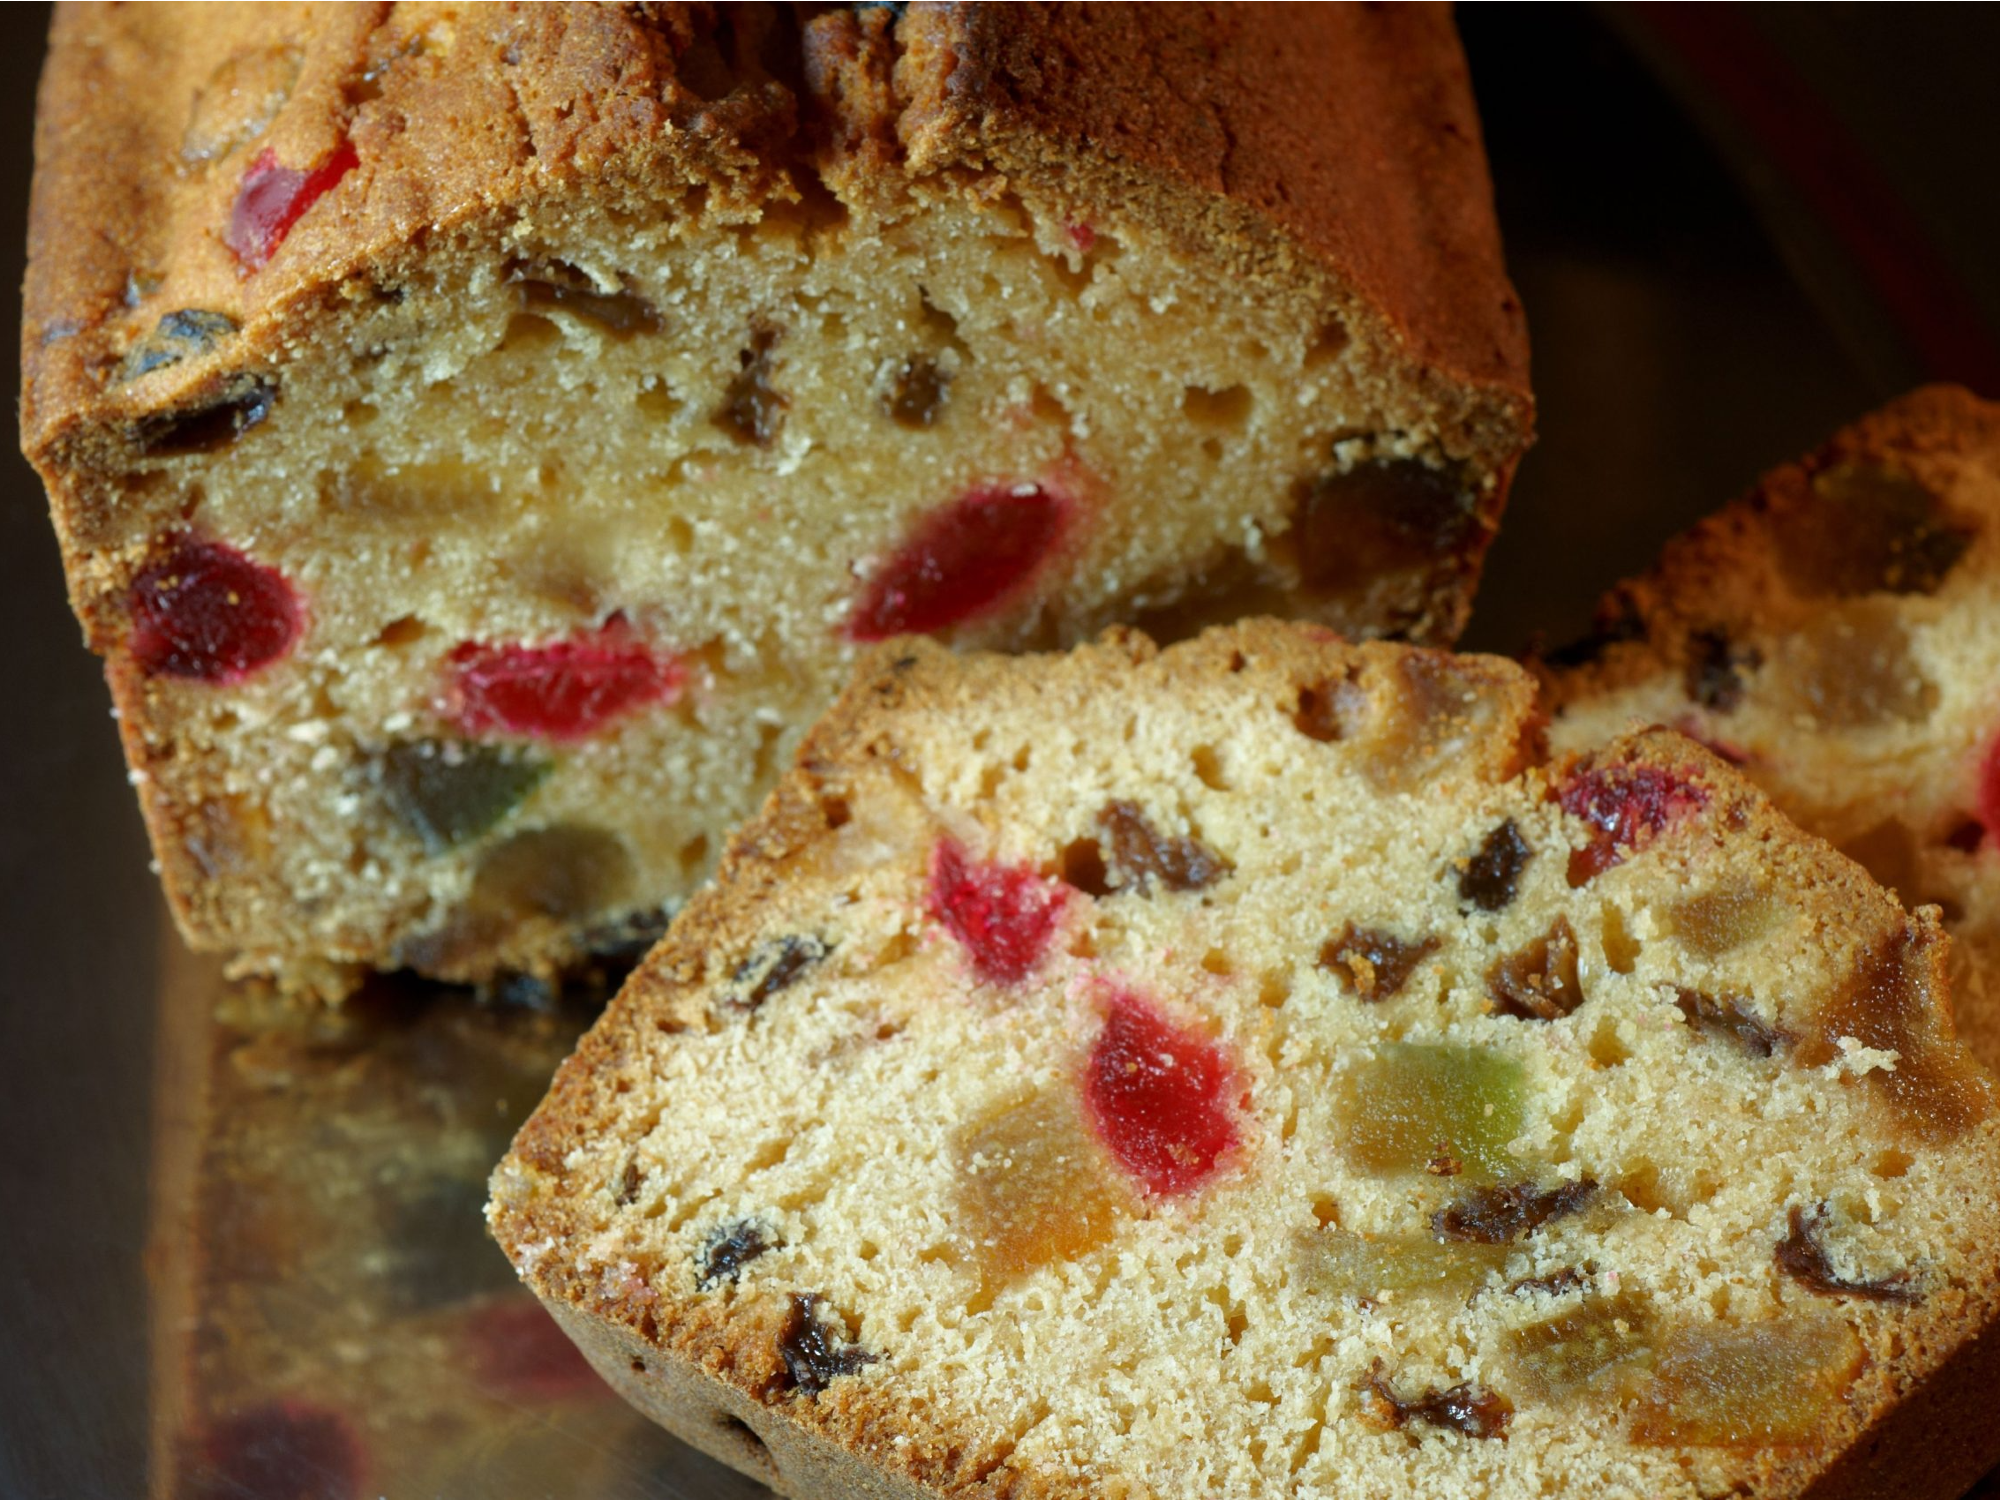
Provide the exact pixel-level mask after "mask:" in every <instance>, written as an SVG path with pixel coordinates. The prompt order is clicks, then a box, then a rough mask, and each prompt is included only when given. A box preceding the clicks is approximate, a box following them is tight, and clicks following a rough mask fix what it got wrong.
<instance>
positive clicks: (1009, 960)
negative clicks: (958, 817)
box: [928, 839, 1065, 984]
mask: <svg viewBox="0 0 2000 1500" xmlns="http://www.w3.org/2000/svg"><path fill="white" fill-rule="evenodd" d="M1064 899H1065V898H1064V894H1063V887H1062V886H1060V885H1058V884H1056V883H1055V882H1054V881H1050V880H1044V879H1042V877H1041V876H1040V875H1038V874H1036V873H1035V871H1034V870H1033V869H1031V868H1029V867H1028V866H1026V865H1003V864H999V863H997V862H995V861H992V860H978V859H974V858H973V857H972V856H971V855H970V854H968V853H967V852H966V850H965V848H964V847H963V846H962V845H960V844H958V843H957V842H955V841H954V840H951V839H940V840H938V844H937V847H936V849H935V850H933V851H932V853H931V876H930V893H929V899H928V906H929V910H930V914H931V916H932V917H934V918H936V919H937V920H938V921H939V922H942V923H943V924H944V926H945V930H946V931H948V932H949V933H951V935H952V936H953V937H955V938H957V939H958V942H959V946H960V947H961V948H963V949H964V950H965V956H966V958H967V959H968V960H969V961H970V962H971V964H972V972H973V973H975V974H977V975H978V976H979V977H980V978H981V979H984V980H987V981H988V982H989V983H992V984H1013V983H1016V982H1017V981H1019V980H1022V979H1025V978H1026V977H1027V976H1028V973H1029V971H1030V970H1032V969H1033V968H1034V967H1035V965H1036V964H1038V963H1040V962H1041V960H1042V955H1043V954H1045V953H1046V952H1048V948H1049V941H1050V939H1051V938H1053V937H1054V936H1055V931H1056V923H1057V922H1058V921H1059V920H1060V919H1061V917H1062V911H1063V904H1064Z"/></svg>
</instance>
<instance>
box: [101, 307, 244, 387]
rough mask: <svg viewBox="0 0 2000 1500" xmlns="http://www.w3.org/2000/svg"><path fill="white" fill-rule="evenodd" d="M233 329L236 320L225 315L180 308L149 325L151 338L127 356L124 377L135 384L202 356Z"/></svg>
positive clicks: (203, 310)
mask: <svg viewBox="0 0 2000 1500" xmlns="http://www.w3.org/2000/svg"><path fill="white" fill-rule="evenodd" d="M236 326H237V325H236V320H235V319H234V318H232V317H229V316H228V315H227V314H224V313H219V312H209V311H208V310H207V309H205V308H200V307H183V308H180V309H179V310H178V311H175V312H170V313H166V314H164V315H163V316H162V317H161V318H160V321H159V322H157V323H155V324H154V325H153V332H152V336H151V337H150V338H148V339H146V340H144V341H143V342H142V343H139V344H135V345H134V346H133V347H132V348H131V350H130V351H129V352H127V354H126V356H125V363H124V367H123V373H124V376H125V378H126V379H127V380H136V379H137V378H138V377H139V376H141V375H150V374H152V373H153V371H155V370H163V369H165V368H166V367H167V366H168V365H177V364H179V363H180V362H181V361H182V360H184V359H192V358H194V357H195V356H196V355H198V354H206V353H208V351H209V350H210V349H212V348H214V347H215V342H216V340H217V339H222V338H227V337H228V336H229V335H230V334H232V333H234V332H236Z"/></svg>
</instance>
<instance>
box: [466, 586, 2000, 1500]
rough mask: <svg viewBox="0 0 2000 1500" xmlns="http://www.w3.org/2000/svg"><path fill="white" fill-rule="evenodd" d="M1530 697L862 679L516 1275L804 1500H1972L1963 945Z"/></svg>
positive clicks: (507, 1209) (663, 996) (584, 1128)
mask: <svg viewBox="0 0 2000 1500" xmlns="http://www.w3.org/2000/svg"><path fill="white" fill-rule="evenodd" d="M1533 697H1534V688H1533V683H1532V681H1531V680H1530V678H1529V677H1528V676H1527V674H1525V673H1524V672H1522V671H1520V670H1519V669H1518V668H1515V667H1513V666H1511V665H1509V664H1507V663H1505V662H1501V661H1497V660H1493V659H1488V658H1477V657H1452V656H1448V655H1444V654H1441V653H1437V652H1430V651H1424V650H1418V649H1414V648H1408V647H1396V646H1388V645H1364V646H1349V645H1345V644H1343V643H1341V642H1340V641H1339V640H1338V639H1337V638H1335V637H1333V636H1331V634H1330V633H1328V632H1326V631H1324V630H1320V629H1316V628H1314V627H1306V626H1280V625H1275V624H1268V623H1265V624H1252V625H1247V626H1240V627H1235V628H1231V629H1227V630H1219V631H1214V632H1210V633H1209V634H1207V635H1205V636H1203V637H1201V638H1200V639H1198V640H1196V641H1194V642H1190V643H1188V644H1185V645H1182V646H1178V647H1174V648H1171V649H1168V650H1165V651H1160V650H1157V649H1156V648H1155V647H1153V646H1152V644H1151V643H1150V642H1148V641H1147V640H1146V639H1145V638H1144V637H1142V636H1138V635H1136V634H1130V633H1113V634H1110V635H1108V636H1106V637H1105V638H1104V639H1103V640H1102V641H1101V642H1100V643H1099V644H1097V645H1096V646H1094V647H1089V648H1085V649H1081V650H1079V651H1076V652H1074V653H1072V654H1070V655H1068V656H1063V657H1046V658H1038V659H1027V660H1017V661H1008V660H1004V659H1000V658H995V657H972V658H964V659H959V658H954V657H951V656H949V655H947V654H946V653H944V652H943V651H942V650H940V649H938V648H936V647H933V646H931V645H929V644H926V643H923V642H911V643H908V644H902V643H896V644H892V645H890V646H886V647H884V648H883V649H882V651H881V652H880V653H879V654H877V655H876V656H875V657H874V658H872V660H871V661H870V662H869V663H868V664H867V665H866V666H865V667H864V669H863V672H862V675H861V676H860V678H859V679H858V680H857V683H856V685H855V686H853V687H852V688H851V689H850V690H849V692H848V693H847V695H846V697H845V698H844V699H843V700H842V701H841V703H840V704H839V705H838V706H837V707H836V708H835V710H834V711H833V713H832V714H831V715H830V716H829V717H828V718H827V719H826V720H825V721H823V722H822V723H821V725H820V726H819V727H818V728H817V729H816V730H815V731H814V732H813V733H812V734H811V735H810V736H809V737H808V739H807V741H806V744H805V746H804V749H803V750H802V752H801V756H800V760H799V763H798V767H797V769H795V770H794V771H793V772H792V773H791V775H790V776H789V777H788V778H787V779H786V780H785V781H784V782H783V783H782V784H781V785H780V788H779V790H778V792H777V793H776V794H775V795H774V797H773V799H772V801H771V802H770V803H769V804H768V805H767V807H766V809H765V811H764V813H763V815H762V816H761V817H760V818H758V819H757V820H756V821H754V822H753V823H751V824H750V825H749V826H748V827H747V828H745V829H744V830H742V831H741V832H740V833H739V834H738V836H737V837H736V839H735V840H734V841H733V843H732V845H731V849H730V852H729V854H728V856H727V858H726V859H725V861H724V866H723V870H722V874H721V876H720V878H719V881H718V883H717V884H716V885H715V886H714V887H712V888H711V889H710V890H708V891H707V892H705V893H704V894H703V895H701V896H700V897H698V898H697V899H696V901H695V902H694V903H693V904H692V905H691V906H690V907H689V908H688V910H687V911H686V912H685V913H684V914H683V915H682V916H681V918H680V919H679V920H678V921H677V923H676V924H675V926H674V927H673V929H672V930H671V931H670V933H669V935H668V937H667V939H666V940H665V942H664V943H663V944H662V945H661V946H660V948H658V949H657V950H656V951H655V952H654V953H653V955H652V956H651V957H650V958H649V959H648V960H647V962H646V963H645V965H644V966H643V967H642V968H641V970H640V971H639V973H638V974H637V975H636V976H635V978H634V980H633V981H632V983H631V984H629V985H628V986H627V988H626V990H625V991H624V993H623V994H622V995H621V996H620V997H619V999H618V1000H617V1001H616V1002H615V1003H614V1005H613V1007H612V1009H611V1010H610V1011H609V1012H608V1013H607V1015H606V1016H605V1018H604V1019H603V1020H602V1021H601V1022H600V1023H599V1025H598V1026H597V1027H596V1028H595V1029H594V1030H593V1031H592V1032H591V1033H590V1035H589V1036H588V1037H587V1038H586V1040H585V1042H584V1043H583V1045H582V1047H581V1049H580V1050H579V1052H578V1054H577V1055H576V1057H575V1058H573V1059H572V1060H571V1061H570V1062H569V1063H568V1064H567V1065H565V1067H564V1069H563V1070H562V1072H561V1073H560V1074H559V1075H558V1078H557V1081H556V1084H555V1086H554V1089H553V1091H552V1093H551V1095H550V1097H549V1098H548V1099H547V1100H546V1101H545V1102H544V1103H543V1105H542V1107H541V1108H540V1109H539V1110H538V1111H537V1113H536V1114H535V1116H534V1117H533V1118H532V1119H531V1120H530V1121H529V1123H528V1124H527V1126H526V1127H525V1128H524V1129H523V1131H522V1133H521V1134H520V1136H518V1137H517V1139H516V1141H515V1145H514V1148H513V1151H512V1153H511V1154H510V1155H509V1157H508V1158H507V1160H506V1161H505V1162H504V1163H503V1164H502V1165H501V1167H500V1168H499V1170H498V1172H497V1174H496V1176H495V1179H494V1199H493V1202H492V1204H491V1206H490V1209H489V1214H490V1218H491V1221H492V1224H493V1226H494V1229H495V1232H496V1234H497V1235H498V1237H499V1239H500V1241H501V1243H502V1245H503V1246H504V1247H505V1249H506V1250H507V1251H508V1253H509V1255H510V1256H511V1257H512V1259H513V1261H514V1263H515V1265H516V1267H517V1268H518V1269H519V1270H520V1272H521V1274H522V1276H523V1277H524V1279H526V1280H527V1282H528V1283H529V1285H530V1286H532V1287H533V1288H534V1289H535V1291H536V1292H537V1293H538V1294H539V1295H540V1296H541V1297H542V1298H543V1299H544V1301H545V1302H546V1303H547V1304H548V1306H549V1307H550V1309H551V1310H552V1311H553V1312H554V1313H555V1315H556V1317H557V1319H558V1320H559V1321H560V1322H562V1323H563V1325H564V1326H565V1327H566V1328H567V1329H568V1330H569V1331H570V1332H571V1334H572V1335H573V1336H574V1337H575V1338H576V1339H577V1340H578V1342H579V1343H580V1344H581V1345H582V1346H583V1348H584V1349H585V1351H586V1352H587V1353H588V1354H589V1355H590V1357H591V1359H592V1360H593V1362H594V1363H595V1364H596V1365H597V1367H598V1368H599V1369H600V1370H601V1371H602V1372H603V1373H604V1374H605V1375H606V1377H607V1378H608V1379H610V1380H611V1381H612V1382H613V1383H614V1384H616V1385H617V1386H618V1387H619V1388H620V1389H621V1390H622V1391H623V1392H624V1393H625V1394H626V1395H627V1396H628V1397H629V1398H630V1399H632V1400H633V1401H634V1402H635V1403H637V1404H638V1405H639V1406H640V1407H641V1408H642V1409H644V1410H646V1411H647V1412H649V1413H650V1414H652V1415H653V1416H654V1417H656V1418H657V1419H658V1420H660V1421H662V1422H663V1423H665V1424H666V1425H668V1426H669V1427H671V1428H672V1429H673V1430H674V1431H676V1432H677V1433H679V1434H680V1435H682V1436H683V1437H685V1438H687V1439H688V1440H689V1441H691V1442H694V1443H696V1444H698V1445H700V1446H702V1447H704V1448H706V1449H707V1450H708V1451H709V1452H711V1453H714V1454H716V1455H717V1456H719V1457H722V1458H724V1459H726V1460H727V1461H729V1462H731V1463H733V1464H736V1465H737V1466H738V1467H741V1468H743V1469H745V1470H747V1471H748V1472H751V1473H754V1474H757V1475H758V1476H759V1477H761V1478H763V1479H764V1480H765V1481H766V1482H768V1483H770V1484H771V1485H772V1486H773V1487H774V1488H776V1489H778V1490H779V1491H780V1492H782V1493H786V1494H791V1495H799V1496H808V1495H810V1496H815V1497H832V1496H842V1495H871V1496H872V1495H882V1496H891V1495H893V1496H903V1497H918V1496H931V1495H966V1494H979V1495H1038V1496H1079V1497H1080V1496H1084V1495H1092V1496H1098V1495H1110V1496H1126V1497H1134V1500H1137V1497H1149V1500H1209V1497H1214V1496H1279V1495H1283V1496H1332V1495H1336V1494H1337V1495H1343V1496H1344V1495H1356V1494H1367V1495H1390V1494H1395V1495H1431V1496H1462V1495H1471V1494H1480V1495H1492V1496H1529V1495H1534V1496H1551V1495H1561V1496H1584V1495H1590V1496H1598V1495H1630V1496H1639V1495H1645V1496H1651V1497H1693V1496H1697V1495H1717V1494H1722V1493H1732V1494H1744V1495H1756V1496H1760V1497H1776V1496H1800V1495H1807V1494H1810V1495H1813V1496H1815V1497H1820V1500H1825V1497H1829V1496H1833V1495H1860V1494H1875V1493H1881V1492H1882V1491H1883V1490H1884V1488H1885V1487H1886V1486H1887V1484H1888V1479H1887V1478H1886V1477H1885V1476H1890V1475H1893V1476H1894V1478H1895V1482H1896V1484H1898V1485H1899V1486H1904V1487H1906V1488H1903V1489H1899V1492H1900V1493H1932V1492H1934V1493H1938V1494H1943V1493H1946V1492H1948V1491H1949V1490H1950V1488H1951V1487H1952V1486H1954V1485H1958V1486H1962V1485H1963V1484H1964V1483H1966V1482H1968V1481H1969V1480H1970V1479H1971V1478H1972V1477H1973V1476H1974V1475H1975V1474H1976V1473H1977V1472H1978V1471H1979V1470H1980V1468H1981V1467H1982V1466H1984V1465H1987V1464H1990V1463H1991V1462H1992V1461H1993V1459H1994V1458H1995V1457H1996V1456H2000V1443H1996V1441H1995V1436H1994V1434H1993V1432H1992V1428H1991V1423H1990V1422H1986V1421H1983V1420H1980V1419H1979V1417H1978V1413H1979V1412H1980V1411H1981V1410H1982V1403H1984V1402H1985V1401H1986V1400H1987V1399H1988V1394H1989V1392H1990V1390H1991V1388H1992V1383H1993V1381H1994V1379H1995V1378H1996V1377H2000V1354H1996V1344H2000V1341H1996V1340H1995V1339H1993V1338H1992V1337H1990V1336H1986V1335H1987V1330H1988V1329H1989V1328H1990V1326H1991V1325H1992V1323H1993V1322H1994V1319H1995V1317H1996V1314H2000V1275H1996V1268H2000V1201H1996V1192H1995V1186H1994V1185H1995V1184H1996V1183H2000V1120H1996V1118H1995V1104H1996V1099H1995V1084H1994V1081H1993V1079H1992V1077H1991V1076H1990V1075H1989V1074H1988V1073H1987V1072H1986V1071H1985V1070H1984V1069H1983V1068H1981V1067H1980V1066H1979V1065H1978V1064H1977V1063H1976V1062H1975V1061H1974V1060H1973V1059H1972V1058H1971V1057H1970V1056H1969V1054H1968V1053H1967V1052H1966V1050H1965V1049H1964V1048H1963V1047H1962V1046H1961V1045H1960V1043H1959V1042H1958V1041H1957V1039H1956V1038H1955V1036H1954V1034H1953V1032H1952V1028H1951V1023H1950V1019H1949V1006H1948V1002H1947V999H1946V994H1945V984H1946V981H1945V977H1944V968H1945V958H1944V950H1945V947H1946V943H1947V940H1946V939H1945V938H1944V936H1943V935H1942V933H1941V932H1940V930H1939V928H1938V925H1937V922H1936V920H1935V917H1934V916H1933V915H1931V914H1929V913H1923V912H1920V913H1918V914H1917V915H1915V916H1911V915H1908V914H1906V913H1905V912H1904V911H1903V909H1902V908H1901V907H1899V906H1898V905H1897V904H1896V902H1895V901H1894V900H1893V899H1891V898H1890V897H1889V896H1888V895H1886V894H1885V893H1884V892H1883V891H1881V890H1880V889H1879V888H1878V887H1876V886H1875V885H1873V884H1872V883H1871V882H1870V881H1869V880H1868V878H1867V877H1866V875H1865V874H1864V872H1863V871H1862V870H1861V869H1860V867H1859V866H1857V865H1855V864H1854V863H1852V862H1851V861H1849V860H1847V859H1845V858H1843V857H1842V856H1840V855H1839V854H1837V853H1836V852H1835V851H1834V850H1832V849H1831V848H1829V847H1828V846H1827V845H1825V844H1823V843H1821V842H1820V841H1818V840H1816V839H1813V838H1810V837H1807V836H1804V835H1802V834H1800V833H1799V832H1798V831H1797V830H1796V829H1794V828H1793V827H1792V826H1791V825H1790V824H1788V823H1786V822H1785V821H1784V820H1783V819H1782V818H1781V817H1779V816H1778V815H1777V814H1776V813H1774V812H1773V810H1772V809H1771V807H1770V806H1769V804H1768V803H1767V802H1766V801H1765V800H1764V799H1763V797H1762V796H1761V795H1760V794H1759V793H1758V792H1757V791H1756V790H1755V789H1754V788H1753V787H1751V786H1750V785H1749V783H1748V782H1746V781H1745V780H1744V779H1743V778H1742V777H1741V776H1740V775H1738V774H1737V773H1736V772H1734V771H1733V770H1731V769H1730V768H1729V767H1728V766H1727V765H1726V764H1724V763H1723V762H1722V761H1721V760H1719V759H1717V758H1716V757H1714V756H1713V755H1711V754H1709V753H1708V752H1706V751H1704V750H1702V749H1700V748H1699V747H1698V746H1696V745H1694V744H1693V743H1692V742H1690V741H1688V740H1686V739H1684V738H1682V737H1680V736H1677V735H1673V734H1670V733H1658V732H1653V733H1644V734H1639V735H1635V736H1628V737H1626V738H1622V739H1620V740H1617V741H1615V742H1613V743H1612V744H1611V745H1609V746H1608V747H1606V748H1603V749H1601V750H1599V751H1597V752H1595V753H1593V754H1591V755H1588V756H1584V757H1570V758H1566V759H1560V760H1556V761H1553V762H1550V761H1547V760H1546V759H1545V758H1544V757H1543V755H1542V754H1541V747H1540V744H1539V737H1538V733H1537V729H1536V722H1535V719H1534V716H1533V712H1532V705H1533Z"/></svg>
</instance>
